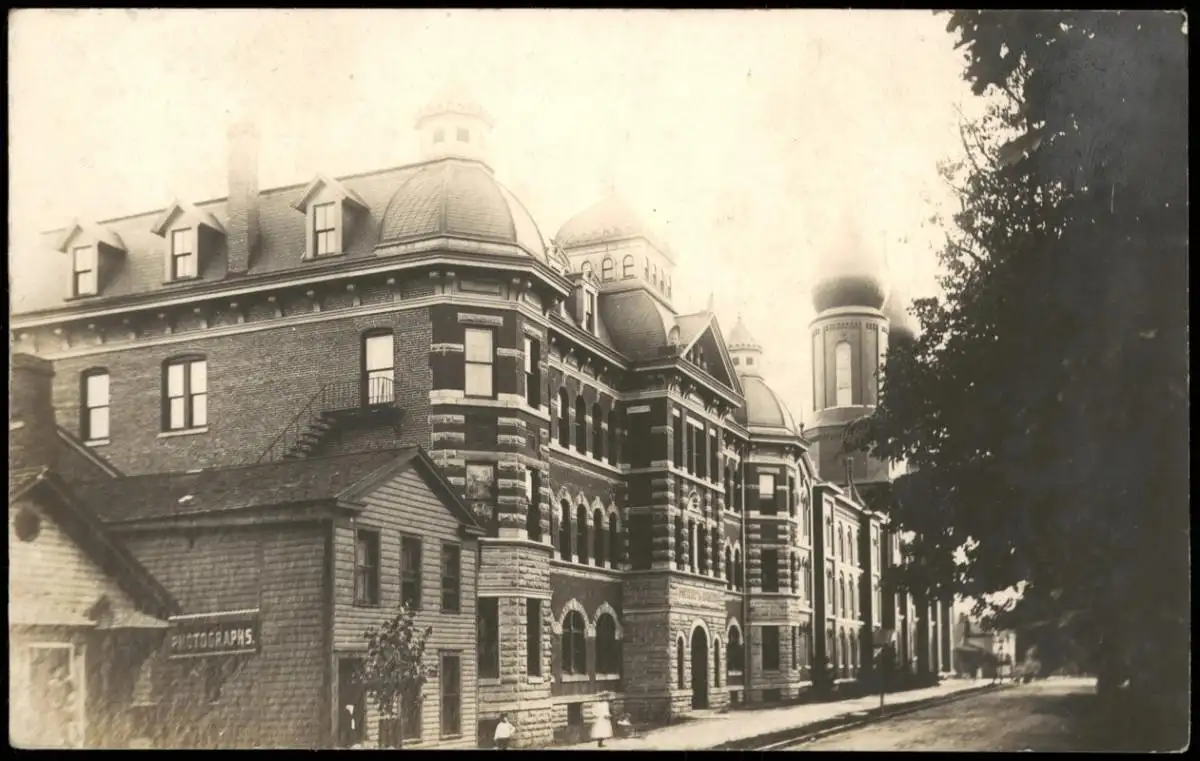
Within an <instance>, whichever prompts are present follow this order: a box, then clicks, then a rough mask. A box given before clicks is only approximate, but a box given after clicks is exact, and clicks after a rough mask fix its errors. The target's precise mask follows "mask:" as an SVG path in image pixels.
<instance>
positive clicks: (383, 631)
mask: <svg viewBox="0 0 1200 761" xmlns="http://www.w3.org/2000/svg"><path fill="white" fill-rule="evenodd" d="M432 635H433V627H432V626H426V627H425V628H423V629H422V628H420V627H418V626H417V624H416V621H415V620H414V618H413V611H412V610H410V609H409V607H408V606H407V605H405V606H403V607H402V608H401V609H400V610H399V611H397V613H396V615H395V616H393V617H392V618H391V619H390V620H388V621H387V622H386V623H384V624H383V625H381V626H380V627H378V628H376V627H370V628H368V629H367V630H366V632H364V634H363V636H364V638H365V639H366V640H367V657H366V658H365V659H363V663H362V667H361V670H360V671H359V675H358V676H359V680H360V681H361V682H362V684H363V685H365V686H366V688H367V690H368V692H369V694H370V696H371V699H372V700H373V701H374V703H375V706H376V708H378V709H379V713H380V714H381V715H382V716H384V717H385V718H388V719H395V720H396V722H397V726H398V729H399V732H398V733H397V734H398V738H397V743H398V747H403V745H404V717H405V711H404V709H405V707H406V706H408V707H415V706H419V705H420V702H421V692H422V689H423V688H424V686H425V682H427V681H428V680H429V678H430V677H433V676H436V672H435V667H433V666H431V665H429V664H426V663H425V646H426V643H427V642H428V641H429V638H430V636H432ZM406 701H412V703H411V704H408V703H406ZM381 735H382V733H381ZM379 743H380V746H381V747H382V745H383V737H382V736H381V737H380V738H379Z"/></svg>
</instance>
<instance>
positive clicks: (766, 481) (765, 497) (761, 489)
mask: <svg viewBox="0 0 1200 761" xmlns="http://www.w3.org/2000/svg"><path fill="white" fill-rule="evenodd" d="M758 512H759V513H760V514H762V515H775V513H776V503H775V474H774V473H759V474H758Z"/></svg>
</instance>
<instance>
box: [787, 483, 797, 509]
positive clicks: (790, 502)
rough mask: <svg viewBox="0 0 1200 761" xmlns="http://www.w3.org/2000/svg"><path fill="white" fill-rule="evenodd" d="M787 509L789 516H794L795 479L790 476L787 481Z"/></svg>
mask: <svg viewBox="0 0 1200 761" xmlns="http://www.w3.org/2000/svg"><path fill="white" fill-rule="evenodd" d="M787 511H788V515H789V516H790V517H792V518H795V517H796V479H795V478H793V477H791V476H788V481H787Z"/></svg>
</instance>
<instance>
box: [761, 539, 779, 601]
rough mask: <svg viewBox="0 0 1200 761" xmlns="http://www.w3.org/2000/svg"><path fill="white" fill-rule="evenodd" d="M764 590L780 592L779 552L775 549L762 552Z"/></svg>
mask: <svg viewBox="0 0 1200 761" xmlns="http://www.w3.org/2000/svg"><path fill="white" fill-rule="evenodd" d="M762 590H763V591H764V592H778V591H779V550H777V549H775V548H773V547H772V548H767V549H765V550H763V551H762Z"/></svg>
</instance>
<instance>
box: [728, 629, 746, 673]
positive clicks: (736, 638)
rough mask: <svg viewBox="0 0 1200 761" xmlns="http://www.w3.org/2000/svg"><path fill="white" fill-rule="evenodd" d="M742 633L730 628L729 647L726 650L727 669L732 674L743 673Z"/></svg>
mask: <svg viewBox="0 0 1200 761" xmlns="http://www.w3.org/2000/svg"><path fill="white" fill-rule="evenodd" d="M743 652H744V651H743V648H742V633H741V632H740V631H738V630H737V629H736V628H735V627H732V626H731V627H729V647H727V648H726V649H725V668H726V670H728V671H729V672H730V673H740V672H741V671H742V663H743V661H742V658H743Z"/></svg>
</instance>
